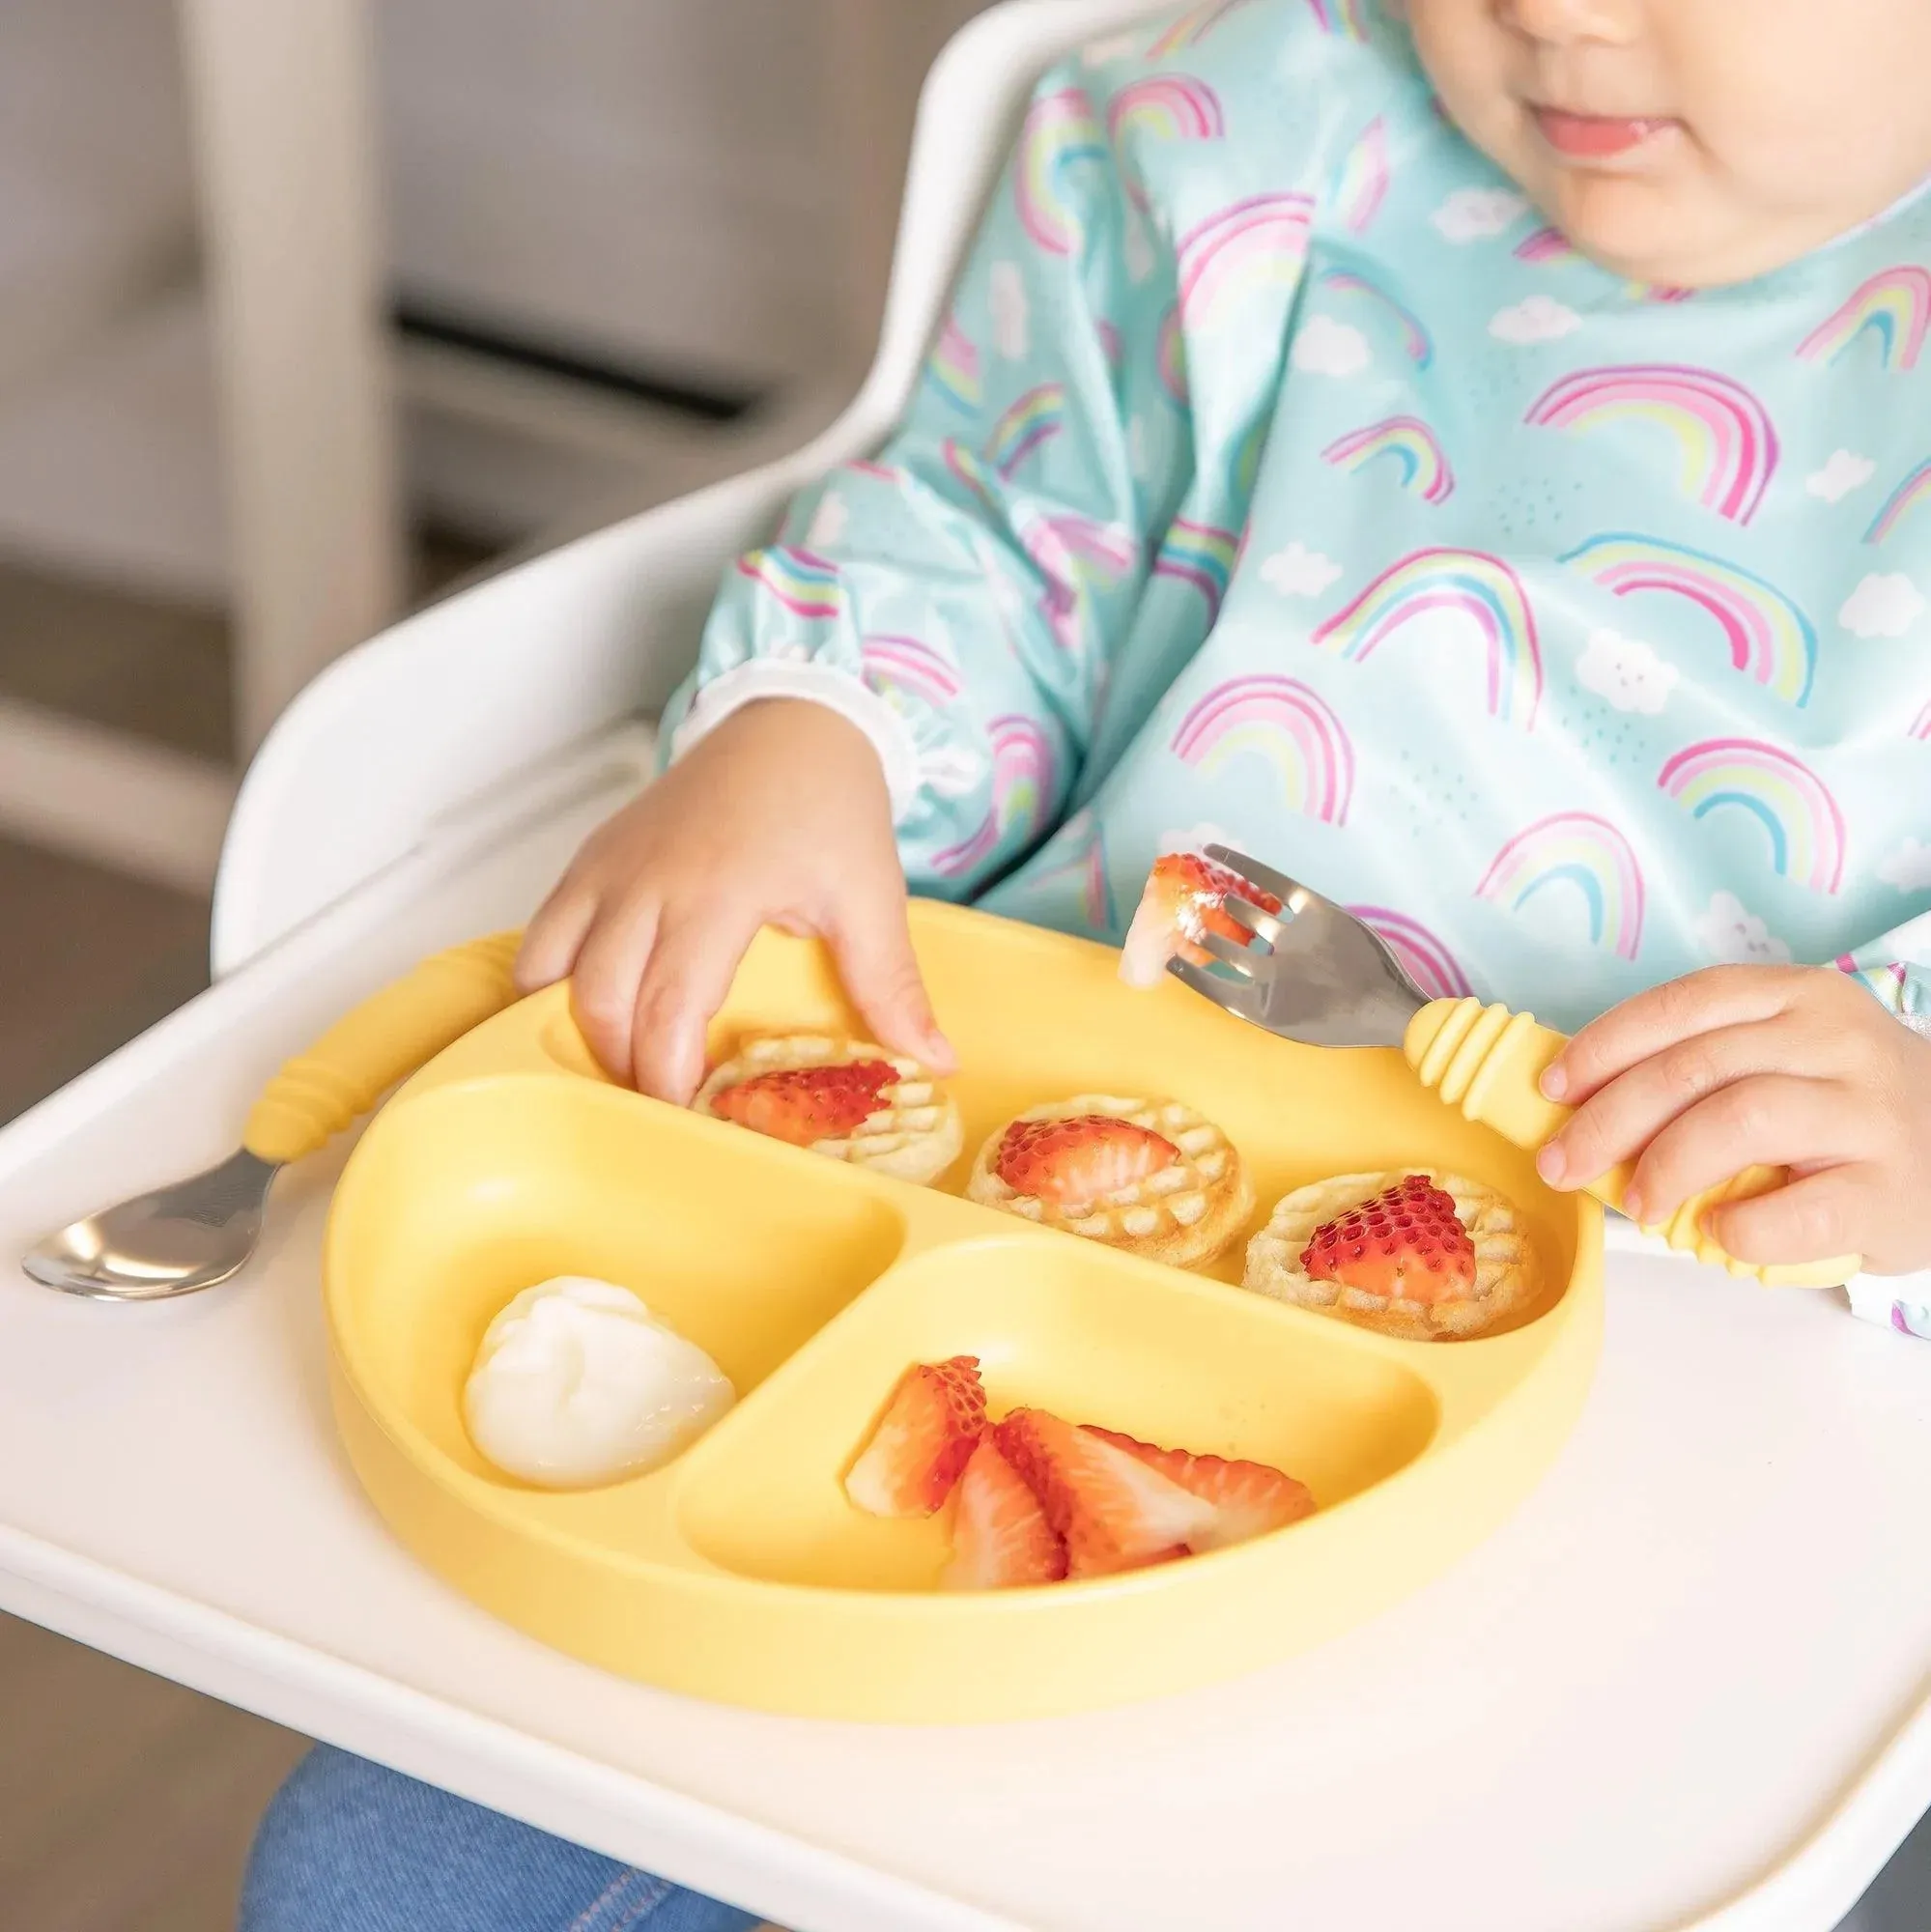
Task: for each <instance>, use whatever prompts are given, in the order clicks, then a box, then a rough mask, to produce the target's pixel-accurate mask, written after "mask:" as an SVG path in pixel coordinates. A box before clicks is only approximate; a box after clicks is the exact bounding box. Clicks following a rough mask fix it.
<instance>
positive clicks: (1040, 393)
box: [985, 383, 1066, 478]
mask: <svg viewBox="0 0 1931 1932" xmlns="http://www.w3.org/2000/svg"><path fill="white" fill-rule="evenodd" d="M1065 426H1066V390H1065V384H1064V383H1041V384H1039V385H1038V387H1037V388H1036V389H1029V390H1027V392H1026V393H1025V394H1024V395H1023V396H1021V397H1020V398H1019V400H1018V401H1017V402H1016V403H1014V404H1013V405H1012V407H1011V408H1010V409H1009V410H1008V411H1007V412H1006V413H1005V414H1004V415H1003V416H1001V417H1000V418H999V420H998V422H997V423H996V424H994V425H993V431H992V437H991V440H989V441H988V442H987V444H986V446H985V457H986V461H987V462H988V463H990V464H991V465H992V467H993V468H994V469H996V470H998V471H999V473H1000V474H1001V475H1002V476H1005V477H1008V478H1010V477H1011V475H1012V474H1013V472H1014V471H1015V470H1016V469H1018V468H1019V467H1020V465H1021V464H1023V463H1024V462H1025V461H1026V459H1027V458H1028V457H1029V456H1031V455H1032V454H1033V453H1034V451H1035V450H1036V449H1038V448H1039V447H1040V446H1041V445H1042V444H1043V443H1047V442H1050V441H1051V440H1053V438H1054V437H1056V436H1058V435H1059V434H1060V432H1061V431H1062V430H1063V429H1065Z"/></svg>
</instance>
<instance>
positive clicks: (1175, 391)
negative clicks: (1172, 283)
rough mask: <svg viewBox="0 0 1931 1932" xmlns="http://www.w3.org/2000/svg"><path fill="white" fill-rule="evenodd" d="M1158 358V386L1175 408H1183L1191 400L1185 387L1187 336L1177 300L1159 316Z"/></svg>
mask: <svg viewBox="0 0 1931 1932" xmlns="http://www.w3.org/2000/svg"><path fill="white" fill-rule="evenodd" d="M1158 359H1159V367H1160V387H1161V388H1162V389H1164V390H1165V391H1166V394H1167V400H1168V401H1169V402H1170V403H1172V404H1173V406H1174V407H1175V408H1176V409H1177V410H1183V409H1185V408H1186V407H1187V406H1188V403H1189V402H1190V400H1191V397H1190V394H1189V391H1188V387H1187V338H1186V330H1185V328H1184V327H1182V326H1181V322H1180V310H1179V304H1178V302H1176V303H1175V304H1174V306H1173V307H1172V308H1170V309H1169V310H1168V311H1167V312H1166V314H1165V315H1163V316H1162V317H1161V318H1160V336H1159V348H1158Z"/></svg>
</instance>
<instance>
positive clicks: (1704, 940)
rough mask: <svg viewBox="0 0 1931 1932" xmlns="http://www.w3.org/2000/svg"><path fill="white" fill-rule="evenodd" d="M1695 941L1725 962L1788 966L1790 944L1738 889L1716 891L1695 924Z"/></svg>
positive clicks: (1718, 959)
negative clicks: (1748, 904)
mask: <svg viewBox="0 0 1931 1932" xmlns="http://www.w3.org/2000/svg"><path fill="white" fill-rule="evenodd" d="M1695 936H1696V943H1697V945H1699V946H1700V947H1702V949H1703V950H1704V952H1707V953H1709V955H1710V956H1711V958H1713V959H1715V960H1717V961H1718V963H1720V964H1722V965H1725V966H1788V965H1789V964H1790V948H1789V947H1788V946H1786V945H1785V944H1784V943H1783V941H1782V940H1780V939H1778V938H1777V937H1776V935H1775V933H1774V932H1772V931H1771V929H1770V927H1769V926H1768V925H1766V924H1765V923H1764V922H1763V921H1762V920H1760V919H1759V918H1758V917H1757V916H1756V914H1755V913H1753V912H1751V911H1750V910H1749V909H1748V907H1746V905H1745V904H1744V902H1743V900H1742V899H1740V898H1739V897H1738V896H1737V895H1736V894H1735V893H1714V894H1712V895H1711V898H1710V903H1709V905H1708V906H1707V907H1706V908H1705V909H1704V911H1703V914H1702V917H1701V918H1699V919H1698V920H1697V922H1696V925H1695Z"/></svg>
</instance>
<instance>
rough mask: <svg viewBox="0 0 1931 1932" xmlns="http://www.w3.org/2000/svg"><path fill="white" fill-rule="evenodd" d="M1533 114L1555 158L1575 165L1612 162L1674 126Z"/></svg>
mask: <svg viewBox="0 0 1931 1932" xmlns="http://www.w3.org/2000/svg"><path fill="white" fill-rule="evenodd" d="M1534 113H1535V121H1536V126H1537V127H1538V128H1540V129H1541V130H1542V137H1543V139H1544V140H1545V141H1547V142H1548V145H1549V146H1550V147H1551V148H1553V149H1554V150H1555V152H1556V153H1557V154H1558V155H1567V156H1569V157H1570V158H1571V159H1572V160H1578V161H1604V160H1613V159H1614V158H1616V157H1617V156H1621V155H1627V154H1630V153H1631V152H1632V151H1633V150H1634V149H1636V148H1640V147H1641V146H1642V144H1643V143H1644V142H1645V141H1647V140H1649V139H1650V138H1651V137H1652V136H1653V135H1656V134H1659V133H1661V131H1662V129H1663V128H1670V127H1674V126H1675V123H1674V122H1672V121H1668V120H1663V119H1658V118H1655V117H1636V116H1630V115H1607V114H1566V113H1564V112H1563V111H1562V109H1561V108H1559V107H1538V108H1536V109H1535V110H1534Z"/></svg>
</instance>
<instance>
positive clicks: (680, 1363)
mask: <svg viewBox="0 0 1931 1932" xmlns="http://www.w3.org/2000/svg"><path fill="white" fill-rule="evenodd" d="M736 1400H737V1393H736V1391H735V1390H734V1389H733V1388H732V1387H731V1385H730V1382H729V1381H728V1380H727V1379H726V1378H725V1376H724V1372H723V1371H722V1370H721V1369H720V1368H719V1367H718V1365H717V1363H715V1362H714V1361H712V1359H711V1358H710V1356H709V1355H707V1354H705V1352H704V1351H703V1350H701V1349H700V1348H698V1347H697V1345H696V1343H695V1342H687V1341H686V1340H685V1339H684V1337H683V1336H681V1335H680V1334H678V1333H677V1332H676V1330H675V1329H673V1328H669V1327H667V1326H666V1325H665V1324H664V1323H663V1322H662V1321H659V1320H658V1319H657V1317H656V1316H654V1315H653V1314H652V1313H651V1312H650V1310H649V1309H648V1308H646V1307H645V1306H644V1304H643V1303H642V1302H641V1301H640V1300H639V1298H638V1297H637V1296H636V1295H635V1294H633V1293H631V1292H630V1290H629V1289H627V1288H618V1287H617V1286H616V1285H615V1284H614V1283H612V1282H608V1281H594V1280H591V1279H590V1278H589V1277H587V1276H583V1275H561V1276H558V1277H557V1279H556V1280H554V1281H546V1282H541V1283H539V1284H538V1285H537V1286H536V1287H535V1288H526V1289H525V1290H524V1292H523V1293H521V1294H519V1295H518V1296H517V1297H516V1299H515V1300H514V1301H512V1302H511V1303H510V1304H509V1306H508V1307H507V1308H505V1309H504V1310H503V1311H502V1313H501V1314H500V1315H498V1316H497V1319H496V1320H495V1321H492V1322H491V1323H490V1326H489V1331H488V1333H487V1334H485V1335H484V1337H483V1345H482V1347H481V1348H480V1349H478V1350H477V1351H476V1365H475V1367H474V1368H473V1369H471V1370H470V1372H469V1383H468V1386H467V1387H466V1388H465V1389H464V1392H463V1412H464V1418H465V1420H466V1421H467V1422H468V1423H469V1436H470V1439H471V1440H472V1441H473V1442H474V1443H475V1445H476V1447H477V1448H478V1449H480V1450H481V1451H482V1453H483V1454H484V1455H485V1456H486V1457H488V1459H489V1460H490V1461H491V1462H492V1463H495V1464H496V1465H497V1468H499V1469H501V1470H502V1471H503V1472H504V1473H505V1474H506V1475H511V1476H518V1477H521V1478H522V1479H523V1480H524V1481H525V1482H526V1483H538V1484H541V1485H542V1486H543V1487H544V1488H546V1489H553V1490H578V1489H589V1488H593V1487H594V1486H595V1485H597V1484H599V1483H612V1482H615V1481H616V1480H617V1479H618V1478H619V1477H623V1476H635V1475H639V1474H641V1473H642V1472H643V1471H644V1470H646V1469H654V1468H656V1467H658V1466H659V1465H660V1464H661V1463H667V1462H668V1461H669V1460H670V1459H671V1457H673V1456H674V1455H676V1454H677V1452H678V1451H679V1450H680V1449H682V1448H684V1447H685V1445H686V1444H688V1443H690V1442H693V1441H695V1440H696V1438H697V1437H698V1436H699V1435H702V1434H703V1433H704V1431H705V1430H706V1429H708V1428H709V1427H710V1426H711V1424H712V1423H714V1422H715V1421H717V1419H718V1418H719V1417H720V1416H721V1415H723V1414H724V1411H725V1410H726V1409H727V1408H729V1407H730V1406H731V1404H732V1403H734V1402H735V1401H736Z"/></svg>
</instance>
